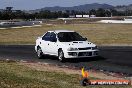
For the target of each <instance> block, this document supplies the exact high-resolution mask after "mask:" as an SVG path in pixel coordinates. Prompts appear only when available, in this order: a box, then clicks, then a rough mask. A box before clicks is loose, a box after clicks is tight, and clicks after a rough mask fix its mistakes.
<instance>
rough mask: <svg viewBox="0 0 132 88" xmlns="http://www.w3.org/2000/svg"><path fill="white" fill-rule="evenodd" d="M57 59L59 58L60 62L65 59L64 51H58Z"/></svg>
mask: <svg viewBox="0 0 132 88" xmlns="http://www.w3.org/2000/svg"><path fill="white" fill-rule="evenodd" d="M58 59H59V61H60V62H64V61H65V58H64V53H63V51H62V50H59V51H58Z"/></svg>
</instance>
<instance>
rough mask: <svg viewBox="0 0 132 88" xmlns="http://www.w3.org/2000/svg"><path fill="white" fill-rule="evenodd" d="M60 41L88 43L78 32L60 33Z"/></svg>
mask: <svg viewBox="0 0 132 88" xmlns="http://www.w3.org/2000/svg"><path fill="white" fill-rule="evenodd" d="M58 39H59V41H60V42H71V41H86V39H85V38H83V37H82V36H81V35H79V34H78V33H76V32H60V33H58Z"/></svg>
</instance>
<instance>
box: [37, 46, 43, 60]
mask: <svg viewBox="0 0 132 88" xmlns="http://www.w3.org/2000/svg"><path fill="white" fill-rule="evenodd" d="M37 56H38V58H39V59H42V57H43V52H42V49H41V48H40V47H38V49H37Z"/></svg>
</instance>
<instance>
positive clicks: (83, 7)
mask: <svg viewBox="0 0 132 88" xmlns="http://www.w3.org/2000/svg"><path fill="white" fill-rule="evenodd" d="M98 8H103V9H110V8H114V6H112V5H108V4H98V3H93V4H85V5H79V6H73V7H60V6H55V7H45V8H41V9H36V10H32V12H39V11H44V10H50V11H65V10H70V11H71V10H76V11H85V12H86V11H89V10H91V9H98Z"/></svg>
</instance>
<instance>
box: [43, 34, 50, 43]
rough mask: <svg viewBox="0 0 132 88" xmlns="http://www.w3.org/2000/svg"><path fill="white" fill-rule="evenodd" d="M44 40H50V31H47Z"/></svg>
mask: <svg viewBox="0 0 132 88" xmlns="http://www.w3.org/2000/svg"><path fill="white" fill-rule="evenodd" d="M42 40H45V41H50V32H47V33H46V34H45V35H44V36H43V37H42Z"/></svg>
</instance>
